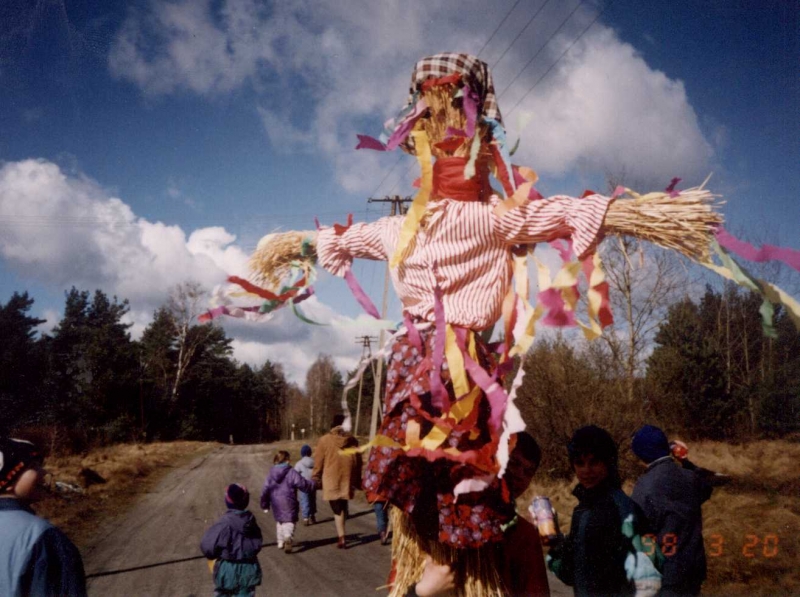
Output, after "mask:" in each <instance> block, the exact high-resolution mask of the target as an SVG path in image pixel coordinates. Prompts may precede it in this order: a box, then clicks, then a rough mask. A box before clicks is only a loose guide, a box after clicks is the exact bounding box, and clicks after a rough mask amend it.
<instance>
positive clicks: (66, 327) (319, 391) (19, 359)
mask: <svg viewBox="0 0 800 597" xmlns="http://www.w3.org/2000/svg"><path fill="white" fill-rule="evenodd" d="M204 302H205V296H204V293H203V291H202V288H200V286H199V285H197V284H196V283H192V282H187V283H183V284H180V285H178V286H177V287H175V288H173V289H172V291H171V293H170V298H169V300H168V301H167V302H166V303H165V304H164V305H162V306H161V307H159V308H158V309H157V310H156V311H155V313H154V314H153V320H152V322H151V323H150V324H149V325H148V326H147V327H146V328H145V329H144V331H143V333H142V335H141V337H140V339H139V340H133V339H132V338H131V334H130V328H131V324H130V323H125V321H126V315H127V314H128V312H129V310H130V307H129V304H128V301H127V300H119V299H117V297H109V296H108V295H106V294H105V293H104V292H102V291H101V290H96V291H95V292H94V293H93V294H92V293H90V292H89V291H86V290H78V289H77V288H74V287H73V288H72V289H71V290H70V291H69V292H67V293H66V296H65V304H64V315H63V318H62V319H61V321H60V322H59V323H58V324H57V325H56V326H55V327H54V328H53V329H52V331H51V332H49V333H46V334H39V333H38V331H37V330H38V327H39V326H40V324H42V323H44V320H42V319H39V318H36V317H33V316H31V315H30V311H31V308H32V306H33V304H34V299H33V298H32V297H30V296H29V295H28V293H27V292H21V293H20V292H15V293H14V294H13V295H12V296H11V298H10V299H9V300H8V302H6V303H5V304H2V303H0V338H2V339H3V342H2V343H0V413H2V416H0V434H4V435H5V434H12V433H26V434H28V435H31V434H34V435H37V436H41V438H42V440H43V441H47V442H50V443H51V447H53V448H56V449H63V450H72V451H80V450H85V449H87V448H89V447H91V446H93V445H99V444H107V443H114V442H123V441H146V440H163V441H169V440H173V439H194V440H216V441H223V442H228V441H230V440H231V439H233V440H234V441H235V442H237V443H250V442H266V441H272V440H275V439H277V438H279V437H288V436H289V434H290V433H291V429H292V425H294V426H295V428H296V429H297V432H298V434H299V430H300V429H301V428H303V429H306V432H307V433H308V435H309V436H311V435H315V434H318V433H321V432H322V431H323V430H325V428H326V426H327V425H328V422H329V421H330V417H331V416H332V415H331V413H332V412H333V411H334V410H335V409H336V408H337V407H338V404H339V402H340V400H341V388H342V386H343V383H342V378H341V375H340V374H339V373H338V371H336V369H335V367H334V366H333V362H332V360H331V359H330V357H327V356H324V355H321V356H320V357H319V358H318V359H317V361H316V362H315V363H314V364H313V365H312V366H311V368H310V369H309V374H308V379H307V380H306V381H307V388H308V389H309V390H310V392H304V391H302V390H301V389H300V388H299V387H298V386H297V385H296V384H293V383H290V382H289V381H287V379H286V375H285V373H284V369H283V366H282V365H281V364H280V363H277V362H272V361H269V360H267V361H266V362H265V363H263V364H262V365H261V366H260V367H251V366H250V365H248V364H243V363H238V362H237V361H236V360H235V359H233V358H232V356H231V353H232V348H231V341H232V340H231V338H229V337H227V336H226V334H225V331H224V330H223V329H222V328H221V327H220V326H218V325H213V324H200V323H198V322H197V315H198V314H199V312H200V311H201V310H202V305H203V304H204ZM309 396H310V397H309Z"/></svg>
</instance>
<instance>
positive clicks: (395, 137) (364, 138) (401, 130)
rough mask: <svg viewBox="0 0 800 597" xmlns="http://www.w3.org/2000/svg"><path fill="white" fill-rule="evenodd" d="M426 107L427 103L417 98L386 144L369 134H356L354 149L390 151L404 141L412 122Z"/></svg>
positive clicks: (413, 122)
mask: <svg viewBox="0 0 800 597" xmlns="http://www.w3.org/2000/svg"><path fill="white" fill-rule="evenodd" d="M427 109H428V104H426V103H425V100H419V101H418V102H417V103H416V105H415V106H414V110H413V111H412V112H410V113H409V114H408V115H406V117H405V118H404V119H403V120H402V121H401V122H400V123H399V124H398V125H397V128H395V129H394V131H393V132H392V135H391V136H390V137H389V140H388V141H386V145H384V144H383V143H381V142H380V141H378V140H377V139H376V138H375V137H370V136H369V135H356V136H357V137H358V145H356V149H374V150H376V151H392V150H394V149H396V148H397V147H398V146H399V145H400V144H401V143H402V142H403V141H405V139H406V137H408V134H409V133H410V132H411V129H412V128H414V124H415V123H416V122H417V120H418V119H419V117H420V116H422V114H423V113H424V112H425V110H427Z"/></svg>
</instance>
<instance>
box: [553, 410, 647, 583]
mask: <svg viewBox="0 0 800 597" xmlns="http://www.w3.org/2000/svg"><path fill="white" fill-rule="evenodd" d="M567 452H568V455H569V461H570V464H571V465H572V469H573V470H574V471H575V475H576V476H577V477H578V485H577V486H576V487H575V489H574V490H573V492H572V493H573V495H575V497H577V498H578V505H577V506H576V507H575V510H573V512H572V524H571V526H570V532H569V536H567V537H566V538H563V537H562V538H561V540H559V541H557V542H556V543H555V545H554V546H553V547H552V548H551V549H550V553H549V554H548V556H547V561H548V566H549V567H550V570H552V571H553V572H554V573H555V575H556V576H558V578H560V579H561V580H562V581H563V582H564V583H566V584H568V585H571V586H572V587H573V589H574V591H575V595H576V596H579V597H589V596H594V595H636V596H637V597H644V596H648V597H653V596H655V595H657V594H658V591H659V589H660V588H661V575H660V574H659V572H658V570H657V568H656V562H659V560H658V557H659V556H660V553H659V552H658V550H657V549H653V550H651V554H647V555H646V552H645V551H644V550H643V549H642V550H641V551H640V549H639V548H642V543H641V535H643V534H644V533H645V532H646V530H645V529H643V524H644V520H643V518H644V517H643V515H642V514H641V511H640V510H639V508H638V507H637V506H636V504H635V503H634V502H633V501H632V500H631V499H630V498H629V497H628V496H627V495H625V494H624V493H623V492H622V489H621V486H622V482H621V480H620V477H619V472H618V470H617V444H616V443H615V442H614V440H613V438H612V437H611V436H610V435H609V433H608V432H607V431H605V430H604V429H600V428H599V427H595V426H594V425H589V426H588V427H582V428H581V429H578V430H577V431H576V432H575V434H574V435H573V436H572V439H571V440H570V442H569V444H568V447H567ZM648 555H651V557H652V559H651V557H648ZM659 565H660V562H659Z"/></svg>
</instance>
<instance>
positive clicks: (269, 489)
mask: <svg viewBox="0 0 800 597" xmlns="http://www.w3.org/2000/svg"><path fill="white" fill-rule="evenodd" d="M273 462H274V463H275V466H273V467H272V468H271V469H270V471H269V475H267V480H266V481H265V482H264V488H263V489H262V490H261V509H262V510H264V512H268V511H269V510H270V509H272V516H274V517H275V526H276V534H277V536H278V549H283V551H284V552H285V553H292V537H293V536H294V525H295V523H296V522H297V518H298V510H299V508H300V506H299V503H298V501H297V490H298V489H299V490H300V491H305V492H311V491H312V490H314V489H316V485H315V484H314V482H313V481H309V480H308V479H304V478H303V477H302V476H301V475H300V473H298V472H297V471H296V470H294V469H293V468H292V467H291V466H290V465H289V452H286V451H285V450H280V451H279V452H278V453H277V454H275V458H274V460H273Z"/></svg>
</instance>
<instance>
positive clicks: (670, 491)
mask: <svg viewBox="0 0 800 597" xmlns="http://www.w3.org/2000/svg"><path fill="white" fill-rule="evenodd" d="M631 448H632V449H633V453H634V454H636V456H638V457H639V458H640V459H641V460H642V461H643V462H644V463H645V464H647V470H646V471H645V473H644V474H643V475H642V476H641V477H639V480H638V481H637V482H636V486H635V487H634V488H633V495H632V496H631V497H632V498H633V501H634V502H636V503H637V504H638V505H639V507H640V508H641V509H642V511H643V512H644V515H645V517H646V518H647V521H648V523H649V525H650V527H651V529H652V531H653V533H654V534H655V535H656V541H657V544H658V545H659V546H660V547H661V551H662V552H663V554H664V558H665V560H664V578H663V587H662V589H661V593H660V595H661V596H662V597H667V596H669V597H673V596H678V595H698V594H699V593H700V586H701V585H702V584H703V581H704V580H705V578H706V552H705V548H704V546H703V512H702V508H701V507H702V504H703V502H705V501H706V500H707V499H708V498H709V497H711V491H712V488H711V485H709V484H708V483H706V482H705V481H704V480H703V478H702V477H701V476H700V475H698V474H697V473H696V472H693V471H692V470H688V469H686V468H681V467H679V466H678V465H677V464H676V463H675V461H673V460H672V456H671V454H670V452H671V450H670V445H669V441H668V440H667V436H666V435H665V434H664V432H663V431H662V430H661V429H659V428H658V427H654V426H652V425H645V426H644V427H642V428H641V429H639V430H638V431H637V432H636V433H635V434H634V436H633V442H632V445H631Z"/></svg>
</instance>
